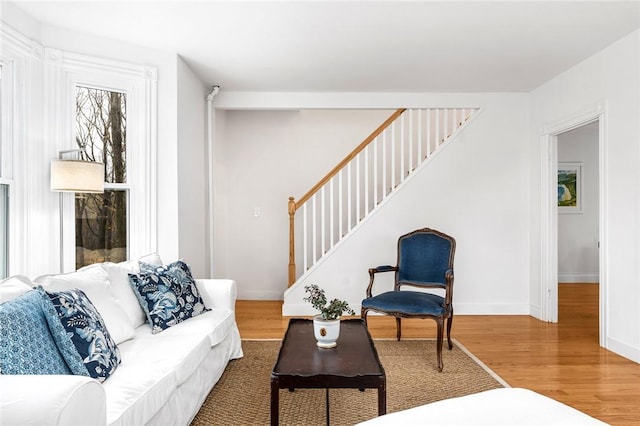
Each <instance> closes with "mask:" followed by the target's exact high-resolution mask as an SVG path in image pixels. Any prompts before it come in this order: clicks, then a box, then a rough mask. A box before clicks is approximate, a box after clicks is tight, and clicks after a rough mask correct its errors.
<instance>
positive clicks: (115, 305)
mask: <svg viewBox="0 0 640 426" xmlns="http://www.w3.org/2000/svg"><path fill="white" fill-rule="evenodd" d="M34 281H35V283H36V284H40V285H41V286H42V287H43V288H44V289H45V290H46V291H49V292H52V291H65V290H73V289H75V288H78V289H80V290H82V291H83V292H84V293H85V294H86V295H87V297H88V298H89V300H91V303H93V305H94V306H95V307H96V309H97V310H98V312H99V313H100V315H101V316H102V319H103V320H104V323H105V326H106V327H107V330H109V334H110V335H111V337H112V338H113V340H114V341H115V342H116V344H119V343H122V342H124V341H127V340H129V339H131V338H132V337H133V335H134V333H135V329H134V327H133V326H132V325H131V321H130V320H129V317H128V315H127V313H126V312H125V311H124V310H123V308H121V307H120V303H121V302H120V300H119V299H118V298H117V297H116V295H115V293H114V292H113V290H112V287H111V285H110V283H109V274H108V273H107V272H106V270H105V269H104V268H103V267H102V265H101V264H95V265H90V266H87V267H85V268H82V269H80V270H78V271H75V272H70V273H67V274H58V275H43V276H41V277H38V278H36V279H35V280H34Z"/></svg>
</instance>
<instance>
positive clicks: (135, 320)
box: [102, 253, 162, 328]
mask: <svg viewBox="0 0 640 426" xmlns="http://www.w3.org/2000/svg"><path fill="white" fill-rule="evenodd" d="M139 261H141V262H145V263H151V264H153V265H158V266H159V265H162V259H160V256H159V255H158V253H151V254H148V255H146V256H143V257H141V258H140V259H139V260H128V261H125V262H120V263H111V262H106V263H103V264H102V266H103V267H104V269H105V270H106V271H107V273H108V274H109V281H110V282H111V288H112V289H113V292H114V293H115V295H116V297H117V298H118V299H119V300H120V304H121V306H122V308H123V309H124V311H125V312H126V314H127V315H128V318H129V319H130V320H131V325H132V326H133V328H138V327H140V326H141V325H143V324H144V323H145V322H147V316H146V314H145V313H144V310H143V309H142V307H141V306H140V302H139V301H138V298H137V296H136V294H135V293H134V292H133V288H131V284H130V283H129V274H138V273H139V272H140V267H139V263H138V262H139Z"/></svg>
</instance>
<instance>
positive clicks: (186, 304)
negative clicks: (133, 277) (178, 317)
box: [140, 260, 210, 319]
mask: <svg viewBox="0 0 640 426" xmlns="http://www.w3.org/2000/svg"><path fill="white" fill-rule="evenodd" d="M140 272H141V273H143V274H145V273H147V274H155V275H159V276H165V277H168V278H169V281H170V282H171V290H173V292H174V293H175V294H176V301H177V304H178V307H179V309H180V310H181V311H182V312H184V315H185V318H184V319H188V318H192V317H195V316H197V315H200V314H201V313H203V312H206V311H209V310H210V309H207V307H206V306H205V305H204V301H203V300H202V297H201V296H200V292H199V291H198V287H197V286H196V280H194V279H193V275H192V274H191V269H189V265H187V264H186V263H185V262H183V261H182V260H178V261H176V262H173V263H170V264H168V265H166V266H156V265H151V264H148V263H144V262H140Z"/></svg>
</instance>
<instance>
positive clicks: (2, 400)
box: [0, 258, 243, 426]
mask: <svg viewBox="0 0 640 426" xmlns="http://www.w3.org/2000/svg"><path fill="white" fill-rule="evenodd" d="M158 259H159V258H158ZM158 261H159V260H158ZM156 263H157V262H156ZM136 270H137V261H136V262H131V261H130V262H123V263H120V264H113V263H104V264H96V265H91V266H90V267H87V268H83V269H81V270H79V271H77V272H73V273H70V274H61V275H52V276H46V277H39V278H36V279H35V280H34V281H33V283H34V284H35V285H42V286H43V288H44V289H45V290H47V291H50V290H52V291H59V290H65V289H68V288H74V287H75V288H81V289H82V290H83V291H84V292H85V293H86V294H87V296H88V297H89V299H90V300H91V301H92V303H93V304H94V305H95V307H96V308H97V310H98V311H99V312H100V314H101V316H102V317H103V319H104V322H105V325H106V327H107V329H108V330H109V332H110V334H111V335H112V337H113V338H114V340H115V341H116V343H117V345H118V348H119V350H120V355H121V359H122V362H121V364H120V365H119V366H118V367H117V368H116V370H115V372H114V373H113V374H112V375H111V376H110V377H108V378H107V379H106V380H105V381H104V382H103V383H100V382H98V381H97V380H95V379H92V378H89V377H86V376H75V375H0V424H2V425H3V426H8V425H114V426H115V425H188V424H189V423H190V422H191V421H192V420H193V418H194V416H195V415H196V413H197V412H198V410H199V409H200V407H201V405H202V403H203V402H204V400H205V398H206V397H207V395H208V394H209V392H210V390H211V389H212V388H213V386H214V385H215V384H216V382H217V381H218V379H219V378H220V376H221V375H222V373H223V371H224V369H225V368H226V366H227V364H228V362H229V360H232V359H236V358H240V357H242V356H243V354H242V347H241V340H240V334H239V332H238V327H237V324H236V321H235V312H234V311H235V301H236V294H237V293H236V284H235V282H234V281H232V280H227V279H201V280H196V286H197V288H198V291H199V292H200V295H201V296H202V299H203V301H204V304H205V306H206V307H207V308H210V309H211V310H210V311H207V312H204V313H202V314H200V315H198V316H195V317H193V318H190V319H188V320H186V321H184V322H181V323H178V324H176V325H174V326H172V327H170V328H168V329H166V330H164V331H162V332H160V333H157V334H152V333H151V327H150V326H149V324H148V323H145V322H144V321H145V315H144V312H143V311H142V309H141V308H140V305H139V304H138V302H137V300H136V299H135V295H134V293H133V291H132V289H131V287H130V286H129V284H128V275H127V274H128V273H134V272H136ZM21 281H22V282H25V281H26V280H25V279H24V278H17V279H16V278H14V279H9V280H5V282H4V283H0V297H1V299H0V302H5V301H6V300H8V299H12V298H15V297H16V296H17V295H20V294H22V293H24V292H26V291H28V290H30V287H29V285H28V284H26V283H24V284H21ZM27 282H28V281H27Z"/></svg>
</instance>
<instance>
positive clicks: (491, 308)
mask: <svg viewBox="0 0 640 426" xmlns="http://www.w3.org/2000/svg"><path fill="white" fill-rule="evenodd" d="M352 306H353V305H352ZM353 309H354V310H355V311H356V315H359V314H360V306H355V307H354V308H353ZM530 312H531V309H530V306H529V305H524V304H522V305H518V304H477V303H460V304H454V313H455V314H456V315H530ZM315 314H317V312H316V311H315V310H314V309H313V308H312V307H311V306H310V305H309V304H308V303H304V304H294V303H284V304H283V305H282V315H283V316H285V317H295V316H310V315H315ZM373 314H374V313H373V312H372V313H371V315H373Z"/></svg>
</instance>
